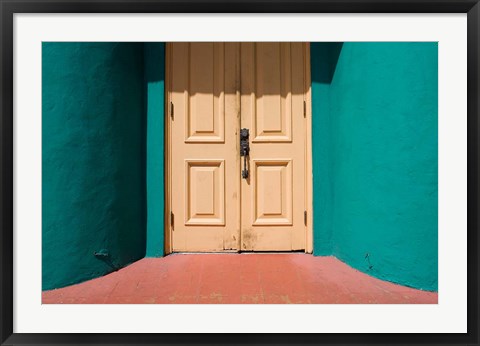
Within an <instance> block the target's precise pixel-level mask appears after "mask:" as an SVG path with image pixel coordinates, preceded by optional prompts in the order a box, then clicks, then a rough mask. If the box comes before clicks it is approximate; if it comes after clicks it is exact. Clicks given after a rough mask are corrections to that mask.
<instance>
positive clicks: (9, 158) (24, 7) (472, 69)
mask: <svg viewBox="0 0 480 346" xmlns="http://www.w3.org/2000/svg"><path fill="white" fill-rule="evenodd" d="M175 12H176V13H179V12H180V13H181V12H189V13H229V12H230V13H232V12H241V13H467V43H468V48H467V49H468V51H467V63H468V66H467V68H468V78H467V88H468V98H467V100H468V101H467V102H468V105H467V111H468V129H467V136H468V138H467V143H468V149H467V154H468V177H467V183H468V209H467V212H468V246H467V251H468V297H467V298H468V309H467V314H468V316H467V318H468V320H467V321H468V322H467V324H468V332H467V333H465V334H453V333H452V334H358V333H356V334H332V333H329V334H315V333H309V334H229V335H228V336H222V335H217V334H108V333H102V334H93V333H92V334H63V333H58V334H53V333H51V334H21V333H13V317H14V311H13V199H14V196H13V182H14V171H13V152H14V147H13V34H14V32H13V16H14V14H16V13H175ZM479 16H480V5H479V2H478V0H420V1H415V0H393V1H389V0H243V1H241V0H230V1H227V0H137V1H136V0H117V1H114V0H113V1H112V0H110V1H109V0H100V1H96V0H84V1H81V2H80V1H65V0H39V1H37V0H29V1H23V0H17V1H16V0H0V18H1V54H0V59H1V79H0V83H1V84H0V90H1V118H0V119H1V122H0V124H1V127H0V138H1V141H0V148H1V157H0V177H1V179H0V191H1V202H0V203H1V205H0V220H1V232H0V243H1V250H0V252H1V254H0V268H1V278H0V279H1V300H0V303H1V305H0V309H1V311H0V313H1V322H0V342H1V344H2V345H26V344H29V345H37V344H45V345H59V344H65V345H76V344H78V345H80V344H81V345H86V344H95V345H107V344H116V345H153V344H159V345H166V344H195V343H204V344H227V343H234V344H290V343H291V344H363V345H365V344H435V345H439V344H449V345H479V338H478V328H479V319H478V316H479V300H478V296H479V275H478V274H479V273H478V269H479V267H478V264H479V256H478V251H479V249H480V246H479V237H478V231H479V228H478V214H479V206H478V195H479V193H478V192H479V187H480V184H479V175H478V164H479V150H478V149H479V145H480V142H479V135H478V134H479V132H480V128H479V124H480V123H479V99H480V89H479V79H480V78H479V77H480V69H479V64H480V60H479V47H480V44H479Z"/></svg>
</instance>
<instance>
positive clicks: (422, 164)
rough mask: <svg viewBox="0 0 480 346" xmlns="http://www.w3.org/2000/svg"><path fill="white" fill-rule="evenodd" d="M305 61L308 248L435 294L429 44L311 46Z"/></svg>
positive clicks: (433, 102)
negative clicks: (309, 132) (308, 82)
mask: <svg viewBox="0 0 480 346" xmlns="http://www.w3.org/2000/svg"><path fill="white" fill-rule="evenodd" d="M311 59H312V98H313V101H312V102H313V119H312V126H313V129H314V134H313V162H314V165H313V179H314V180H313V181H314V253H315V254H316V255H328V254H333V255H335V256H336V257H338V258H339V259H341V260H342V261H345V262H346V263H348V264H349V265H351V266H352V267H354V268H357V269H359V270H361V271H364V272H366V273H368V274H370V275H373V276H376V277H378V278H381V279H385V280H389V281H393V282H396V283H400V284H403V285H408V286H412V287H417V288H422V289H426V290H437V288H438V269H437V267H438V253H437V251H438V235H437V233H438V231H437V230H438V221H437V219H438V211H437V210H438V208H437V205H438V174H437V172H438V153H437V145H438V138H437V133H438V128H437V121H438V120H437V119H438V108H437V104H438V92H437V90H438V80H437V68H438V62H437V43H344V44H341V43H340V44H339V43H313V44H312V49H311ZM317 131H318V133H317ZM327 151H328V153H326V152H327Z"/></svg>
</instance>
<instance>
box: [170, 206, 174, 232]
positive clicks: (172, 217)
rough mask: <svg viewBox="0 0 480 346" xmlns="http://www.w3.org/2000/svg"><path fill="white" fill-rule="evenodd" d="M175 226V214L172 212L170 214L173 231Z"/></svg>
mask: <svg viewBox="0 0 480 346" xmlns="http://www.w3.org/2000/svg"><path fill="white" fill-rule="evenodd" d="M174 225H175V215H174V214H173V212H172V211H171V212H170V226H171V227H172V230H173V228H174V227H173V226H174Z"/></svg>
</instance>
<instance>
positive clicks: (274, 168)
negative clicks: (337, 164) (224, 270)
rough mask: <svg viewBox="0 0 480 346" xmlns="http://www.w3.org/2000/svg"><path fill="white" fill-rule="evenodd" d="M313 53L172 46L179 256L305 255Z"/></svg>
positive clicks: (173, 186)
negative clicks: (237, 253) (295, 252)
mask: <svg viewBox="0 0 480 346" xmlns="http://www.w3.org/2000/svg"><path fill="white" fill-rule="evenodd" d="M307 48H308V46H307V44H305V43H289V42H281V43H275V42H268V43H223V42H215V43H213V42H212V43H207V42H199V43H169V44H168V45H167V68H168V70H167V73H168V78H167V91H168V93H167V102H168V109H167V111H168V122H169V123H168V126H167V128H168V131H169V136H168V141H169V155H168V165H167V166H168V169H169V182H170V184H169V194H168V196H169V203H168V206H169V209H170V213H169V215H168V219H169V222H168V223H167V225H168V227H169V228H170V229H169V239H170V247H171V250H172V251H174V252H197V251H198V252H223V251H292V250H304V249H306V245H307V241H308V239H307V238H308V237H307V224H308V217H307V205H308V198H307V189H308V185H309V184H308V183H307V180H308V179H309V177H308V175H307V166H308V165H307V157H308V155H307V152H308V150H307V136H306V131H307V128H308V126H307V108H308V109H309V107H307V90H308V88H309V86H307V83H306V82H307V73H309V71H307V68H306V59H307V58H308V56H307V55H308V54H307Z"/></svg>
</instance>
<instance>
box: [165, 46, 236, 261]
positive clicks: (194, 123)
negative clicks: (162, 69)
mask: <svg viewBox="0 0 480 346" xmlns="http://www.w3.org/2000/svg"><path fill="white" fill-rule="evenodd" d="M238 48H239V44H235V43H221V42H218V43H205V42H201V43H172V44H170V54H171V56H170V61H171V63H170V64H171V65H170V66H171V70H170V73H171V76H170V92H169V100H170V102H171V103H170V105H169V113H170V116H171V122H170V124H171V132H170V133H171V162H170V164H171V210H172V216H171V218H172V222H171V228H172V231H171V237H172V249H173V251H176V252H178V251H205V252H207V251H215V252H216V251H225V250H237V249H238V247H239V243H240V228H239V227H240V219H239V217H240V216H239V208H240V205H239V201H240V200H239V190H240V177H239V166H238V163H239V158H238V149H237V140H236V138H237V137H236V136H237V130H238V128H239V100H238V99H239V97H238V96H237V89H238V87H237V85H236V83H237V81H238V78H237V77H236V76H237V75H238V67H239V66H238V65H239V63H238V62H237V60H238V55H239V53H238V50H239V49H238Z"/></svg>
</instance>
